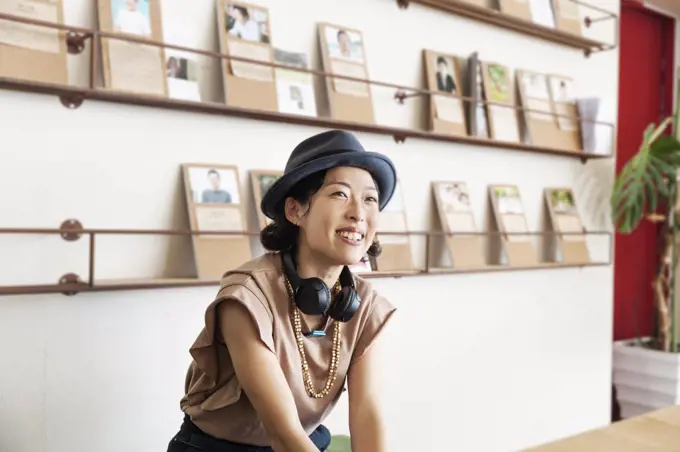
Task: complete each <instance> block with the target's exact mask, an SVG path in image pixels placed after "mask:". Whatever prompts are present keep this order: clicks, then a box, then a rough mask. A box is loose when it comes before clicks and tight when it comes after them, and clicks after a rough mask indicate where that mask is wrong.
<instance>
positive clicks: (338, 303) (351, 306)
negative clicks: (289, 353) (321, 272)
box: [281, 251, 361, 322]
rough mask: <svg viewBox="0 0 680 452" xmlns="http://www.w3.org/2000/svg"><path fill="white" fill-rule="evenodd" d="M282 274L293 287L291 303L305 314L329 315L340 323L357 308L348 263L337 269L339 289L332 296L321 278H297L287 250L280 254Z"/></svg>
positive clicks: (357, 295)
mask: <svg viewBox="0 0 680 452" xmlns="http://www.w3.org/2000/svg"><path fill="white" fill-rule="evenodd" d="M281 259H282V261H283V270H284V273H285V277H286V278H287V279H288V281H289V282H290V285H291V287H292V289H293V296H294V298H295V300H294V301H295V304H296V305H297V307H298V308H299V309H300V310H301V311H302V312H304V313H305V314H310V315H321V314H323V315H329V316H330V317H332V318H333V319H335V320H338V321H341V322H347V321H349V320H350V319H351V318H352V316H353V315H354V314H355V313H356V311H357V310H358V309H359V305H360V303H361V298H360V297H359V294H358V293H357V291H356V289H355V285H354V275H353V274H352V271H351V270H350V269H349V267H348V266H346V265H345V266H343V268H342V271H341V272H340V278H339V279H340V286H341V289H340V291H339V293H338V294H335V295H333V294H332V293H331V290H330V289H329V287H328V286H327V285H326V283H325V282H324V281H323V280H322V279H321V278H315V277H311V278H300V275H299V274H298V272H297V266H296V265H295V258H294V256H293V253H292V252H291V251H284V252H282V253H281Z"/></svg>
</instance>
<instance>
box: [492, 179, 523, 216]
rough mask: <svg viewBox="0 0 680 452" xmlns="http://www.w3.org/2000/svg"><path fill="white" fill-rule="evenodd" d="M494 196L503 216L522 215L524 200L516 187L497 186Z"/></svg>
mask: <svg viewBox="0 0 680 452" xmlns="http://www.w3.org/2000/svg"><path fill="white" fill-rule="evenodd" d="M493 195H494V197H495V198H496V206H497V209H498V213H500V214H501V215H522V214H523V213H524V208H523V207H522V199H521V198H520V195H519V189H518V188H517V187H515V186H509V185H508V186H506V185H496V186H494V187H493Z"/></svg>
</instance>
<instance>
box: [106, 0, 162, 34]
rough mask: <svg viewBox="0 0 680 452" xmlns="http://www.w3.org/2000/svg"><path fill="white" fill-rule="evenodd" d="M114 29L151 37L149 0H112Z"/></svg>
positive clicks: (118, 31)
mask: <svg viewBox="0 0 680 452" xmlns="http://www.w3.org/2000/svg"><path fill="white" fill-rule="evenodd" d="M110 2H111V18H112V19H113V31H115V32H117V33H127V34H131V35H138V36H146V37H151V34H152V33H151V11H150V6H149V0H110Z"/></svg>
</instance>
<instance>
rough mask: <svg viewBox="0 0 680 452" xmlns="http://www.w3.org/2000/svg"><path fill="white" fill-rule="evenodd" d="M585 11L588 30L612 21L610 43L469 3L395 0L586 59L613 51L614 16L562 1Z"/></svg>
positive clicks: (615, 39) (579, 2)
mask: <svg viewBox="0 0 680 452" xmlns="http://www.w3.org/2000/svg"><path fill="white" fill-rule="evenodd" d="M562 1H567V2H570V3H573V4H574V5H577V6H579V7H582V8H584V9H586V10H588V14H585V15H583V26H585V27H586V28H590V27H592V26H593V24H595V23H599V22H608V21H613V23H614V27H613V28H614V30H613V42H611V43H606V42H602V41H597V40H594V39H589V38H587V37H584V36H579V35H577V34H575V33H571V32H568V31H565V30H560V29H557V28H551V27H548V26H545V25H541V24H538V23H535V22H532V21H530V20H527V19H523V18H521V17H517V16H513V15H510V14H507V13H504V12H502V11H500V10H499V9H496V8H490V7H488V6H481V5H478V4H475V3H472V1H471V0H396V2H397V5H398V6H399V7H400V8H402V9H406V8H408V7H409V5H410V4H416V5H421V6H425V7H428V8H432V9H436V10H438V11H443V12H447V13H451V14H455V15H458V16H462V17H466V18H468V19H472V20H475V21H478V22H482V23H486V24H489V25H493V26H496V27H499V28H504V29H506V30H511V31H514V32H517V33H520V34H524V35H527V36H532V37H535V38H540V39H543V40H545V41H548V42H553V43H555V44H560V45H564V46H568V47H572V48H575V49H579V50H582V51H583V53H584V55H585V56H586V57H589V56H590V55H592V54H593V53H596V52H603V51H607V50H613V49H616V48H617V47H618V45H619V18H618V17H617V15H616V14H614V13H612V12H610V11H607V10H606V9H604V8H600V7H598V6H595V5H593V4H590V3H587V2H585V1H582V0H562Z"/></svg>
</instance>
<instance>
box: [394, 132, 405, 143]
mask: <svg viewBox="0 0 680 452" xmlns="http://www.w3.org/2000/svg"><path fill="white" fill-rule="evenodd" d="M393 138H394V142H395V143H403V142H404V141H406V135H399V134H395V135H394V136H393Z"/></svg>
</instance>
